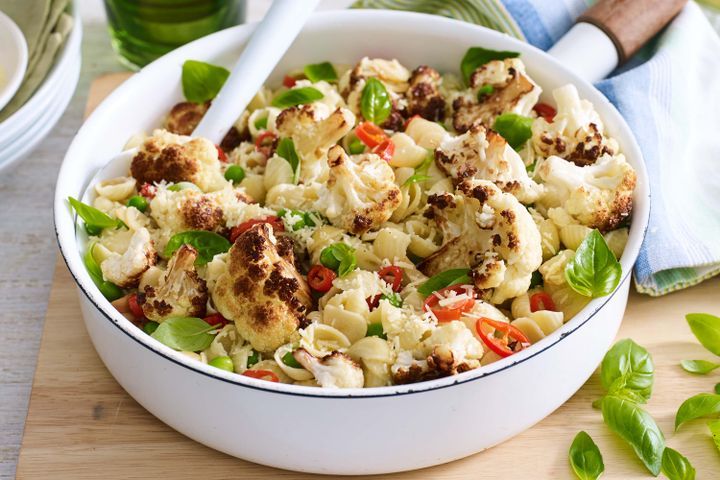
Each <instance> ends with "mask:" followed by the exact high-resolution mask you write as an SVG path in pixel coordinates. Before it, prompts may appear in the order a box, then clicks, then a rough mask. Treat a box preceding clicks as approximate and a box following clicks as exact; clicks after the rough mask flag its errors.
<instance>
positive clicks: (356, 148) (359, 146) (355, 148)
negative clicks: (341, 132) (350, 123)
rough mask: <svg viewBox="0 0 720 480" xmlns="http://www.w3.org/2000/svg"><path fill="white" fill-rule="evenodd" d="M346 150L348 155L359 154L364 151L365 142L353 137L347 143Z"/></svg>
mask: <svg viewBox="0 0 720 480" xmlns="http://www.w3.org/2000/svg"><path fill="white" fill-rule="evenodd" d="M348 150H350V155H359V154H361V153H363V152H364V151H365V144H364V143H362V142H361V141H360V139H359V138H354V139H353V140H352V141H351V142H350V143H349V144H348Z"/></svg>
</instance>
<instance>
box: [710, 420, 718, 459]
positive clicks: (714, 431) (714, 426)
mask: <svg viewBox="0 0 720 480" xmlns="http://www.w3.org/2000/svg"><path fill="white" fill-rule="evenodd" d="M708 428H709V429H710V434H711V435H712V437H713V442H714V443H715V446H716V447H717V449H718V452H720V420H711V421H710V422H708Z"/></svg>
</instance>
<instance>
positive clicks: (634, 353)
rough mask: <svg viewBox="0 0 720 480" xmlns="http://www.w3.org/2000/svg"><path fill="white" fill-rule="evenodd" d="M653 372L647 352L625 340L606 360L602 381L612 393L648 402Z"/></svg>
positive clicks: (616, 345) (603, 362) (653, 368)
mask: <svg viewBox="0 0 720 480" xmlns="http://www.w3.org/2000/svg"><path fill="white" fill-rule="evenodd" d="M654 371H655V367H654V366H653V361H652V357H650V354H649V353H648V351H647V350H645V349H644V348H643V347H641V346H640V345H638V344H637V343H635V342H633V341H632V340H630V339H629V338H626V339H624V340H620V341H619V342H617V343H616V344H615V345H613V346H612V348H611V349H610V350H608V352H607V353H606V354H605V357H603V360H602V364H601V366H600V381H601V382H602V385H603V387H605V389H606V390H607V391H608V392H609V393H610V394H613V395H617V396H624V397H626V398H628V399H629V400H633V401H636V402H639V403H645V402H647V400H648V399H649V398H650V395H651V393H652V385H653V372H654Z"/></svg>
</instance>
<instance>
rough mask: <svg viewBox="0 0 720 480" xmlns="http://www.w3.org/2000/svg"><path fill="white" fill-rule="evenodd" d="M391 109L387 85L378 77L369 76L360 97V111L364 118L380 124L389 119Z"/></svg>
mask: <svg viewBox="0 0 720 480" xmlns="http://www.w3.org/2000/svg"><path fill="white" fill-rule="evenodd" d="M391 111H392V102H391V101H390V94H388V91H387V89H386V88H385V85H383V84H382V82H381V81H380V80H378V79H377V78H374V77H370V78H368V79H367V81H366V82H365V86H364V87H363V91H362V97H361V98H360V112H361V113H362V116H363V118H365V120H368V121H370V122H373V123H374V124H375V125H380V124H381V123H383V122H384V121H385V120H387V118H388V117H389V116H390V112H391Z"/></svg>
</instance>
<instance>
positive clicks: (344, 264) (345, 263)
mask: <svg viewBox="0 0 720 480" xmlns="http://www.w3.org/2000/svg"><path fill="white" fill-rule="evenodd" d="M356 268H357V258H355V254H354V253H352V254H350V255H346V256H345V257H344V258H343V259H342V260H341V261H340V266H339V267H338V277H344V276H345V275H347V274H348V273H351V272H352V271H353V270H355V269H356Z"/></svg>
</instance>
